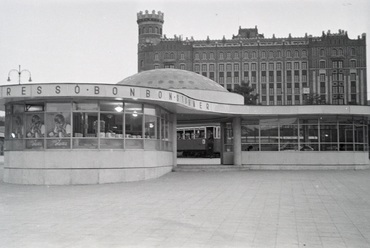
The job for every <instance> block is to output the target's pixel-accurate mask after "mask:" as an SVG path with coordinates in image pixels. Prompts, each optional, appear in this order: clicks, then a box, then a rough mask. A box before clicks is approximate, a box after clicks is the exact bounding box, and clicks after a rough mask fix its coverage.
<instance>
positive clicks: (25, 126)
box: [5, 100, 172, 151]
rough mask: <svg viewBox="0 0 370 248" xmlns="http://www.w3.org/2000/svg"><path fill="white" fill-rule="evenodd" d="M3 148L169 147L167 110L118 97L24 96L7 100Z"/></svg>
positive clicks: (12, 149) (152, 148)
mask: <svg viewBox="0 0 370 248" xmlns="http://www.w3.org/2000/svg"><path fill="white" fill-rule="evenodd" d="M5 122H6V125H5V126H6V130H5V140H6V147H5V150H6V151H23V150H24V151H27V150H29V151H31V150H56V149H62V150H66V149H74V150H75V149H80V150H83V149H93V150H95V149H99V150H120V149H125V150H132V149H144V150H157V151H172V142H171V140H172V139H171V137H170V135H171V132H170V130H171V128H172V122H171V121H170V118H169V112H167V111H166V110H164V109H162V108H160V107H158V106H155V105H150V104H142V103H136V102H122V101H96V100H91V101H87V100H86V101H65V102H60V101H58V102H51V101H50V102H49V101H37V102H33V101H25V102H12V103H10V104H7V105H6V118H5Z"/></svg>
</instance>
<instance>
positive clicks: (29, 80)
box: [7, 65, 32, 84]
mask: <svg viewBox="0 0 370 248" xmlns="http://www.w3.org/2000/svg"><path fill="white" fill-rule="evenodd" d="M12 72H16V73H18V84H21V75H22V73H23V72H28V74H29V75H30V78H29V79H28V82H32V79H31V72H30V71H29V70H26V69H23V70H21V66H20V65H19V69H18V70H17V69H11V70H10V71H9V73H8V80H7V81H8V82H10V74H11V73H12Z"/></svg>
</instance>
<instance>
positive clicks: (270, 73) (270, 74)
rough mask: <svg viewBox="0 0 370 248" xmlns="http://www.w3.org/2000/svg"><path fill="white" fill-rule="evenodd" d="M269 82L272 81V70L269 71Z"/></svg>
mask: <svg viewBox="0 0 370 248" xmlns="http://www.w3.org/2000/svg"><path fill="white" fill-rule="evenodd" d="M269 82H274V72H273V71H269Z"/></svg>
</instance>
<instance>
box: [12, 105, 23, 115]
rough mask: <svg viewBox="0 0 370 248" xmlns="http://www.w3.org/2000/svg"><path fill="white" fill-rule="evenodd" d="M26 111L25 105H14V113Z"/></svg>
mask: <svg viewBox="0 0 370 248" xmlns="http://www.w3.org/2000/svg"><path fill="white" fill-rule="evenodd" d="M23 112H24V105H23V104H21V105H18V104H15V105H13V113H23Z"/></svg>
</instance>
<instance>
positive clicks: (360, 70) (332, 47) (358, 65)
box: [137, 11, 367, 105]
mask: <svg viewBox="0 0 370 248" xmlns="http://www.w3.org/2000/svg"><path fill="white" fill-rule="evenodd" d="M137 23H138V28H139V44H138V72H141V71H146V70H151V69H159V68H176V69H182V70H188V71H193V72H196V73H199V74H201V75H203V76H206V77H208V78H210V79H211V80H214V81H216V82H217V83H219V84H220V85H221V86H223V87H225V88H226V89H228V90H229V91H231V90H233V89H234V87H235V85H237V84H241V82H246V83H250V85H251V86H252V87H253V88H255V93H256V94H258V103H259V104H262V105H303V104H308V101H309V99H311V103H312V99H315V100H314V101H315V103H316V104H333V105H343V104H350V105H366V103H367V96H366V92H367V89H366V85H367V83H366V36H365V34H362V35H361V36H358V38H357V39H350V38H348V34H347V32H346V31H343V30H339V31H338V33H331V32H330V31H328V32H326V33H325V32H323V33H322V35H321V36H312V35H308V34H306V35H305V36H304V37H292V36H291V35H290V34H289V36H288V37H285V38H277V37H275V35H273V36H272V37H271V38H265V37H264V35H263V34H260V33H259V32H258V29H257V27H255V28H241V27H239V31H238V34H237V35H233V37H232V38H231V39H226V38H225V37H223V38H222V39H218V40H211V39H209V37H207V39H206V40H194V39H193V38H191V39H188V38H186V39H183V38H182V37H181V36H175V37H174V38H167V37H166V36H165V35H163V23H164V16H163V13H162V12H158V13H156V12H155V11H153V12H152V13H149V12H148V11H146V12H145V13H143V12H139V13H138V14H137Z"/></svg>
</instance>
